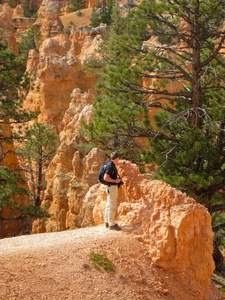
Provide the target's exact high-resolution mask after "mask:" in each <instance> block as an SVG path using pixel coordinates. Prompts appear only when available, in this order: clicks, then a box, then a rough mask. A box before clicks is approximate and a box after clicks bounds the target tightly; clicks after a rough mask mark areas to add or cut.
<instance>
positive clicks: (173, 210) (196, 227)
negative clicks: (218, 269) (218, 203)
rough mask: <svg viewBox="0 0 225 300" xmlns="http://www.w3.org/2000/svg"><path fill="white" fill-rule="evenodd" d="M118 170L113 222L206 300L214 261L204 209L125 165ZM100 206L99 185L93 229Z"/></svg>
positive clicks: (103, 197) (103, 198) (102, 200)
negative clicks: (120, 181) (116, 221)
mask: <svg viewBox="0 0 225 300" xmlns="http://www.w3.org/2000/svg"><path fill="white" fill-rule="evenodd" d="M118 170H119V174H120V176H121V177H122V179H123V181H124V185H123V186H122V187H120V189H119V197H118V210H117V220H118V222H119V223H120V224H122V225H123V226H124V230H128V231H132V232H133V233H135V234H136V235H137V238H138V239H139V240H140V241H142V242H144V243H145V244H147V245H148V247H149V255H150V257H151V259H152V263H153V264H154V265H156V266H158V267H160V268H163V269H164V270H167V271H171V272H175V273H178V274H179V275H178V276H181V278H182V280H183V281H184V282H186V283H187V284H188V285H189V286H190V289H191V290H193V293H196V299H208V298H207V297H208V295H209V294H210V284H211V282H210V277H211V275H212V274H213V270H214V262H213V258H212V252H213V232H212V229H211V216H210V214H209V212H208V211H207V209H206V208H205V207H203V206H202V205H200V204H199V203H197V202H196V201H195V200H194V199H192V198H190V197H188V196H187V195H186V194H184V193H182V192H180V191H178V190H176V189H175V188H172V187H171V186H170V185H168V184H166V183H165V182H163V181H157V180H154V181H149V180H148V179H146V178H145V176H144V175H142V174H140V172H139V169H138V167H137V166H136V165H134V164H132V163H130V162H127V164H126V165H125V166H120V167H119V168H118ZM105 205H106V192H105V187H104V186H101V187H100V188H99V189H98V191H97V199H96V205H95V208H94V213H93V215H94V220H95V223H96V225H98V224H101V223H103V222H104V212H105ZM203 287H204V289H203ZM209 299H210V298H209Z"/></svg>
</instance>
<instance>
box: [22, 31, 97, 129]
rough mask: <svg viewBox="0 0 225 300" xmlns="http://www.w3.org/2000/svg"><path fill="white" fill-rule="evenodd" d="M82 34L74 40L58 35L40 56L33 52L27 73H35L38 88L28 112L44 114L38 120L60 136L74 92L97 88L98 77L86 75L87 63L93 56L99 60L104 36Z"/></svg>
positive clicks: (45, 44)
mask: <svg viewBox="0 0 225 300" xmlns="http://www.w3.org/2000/svg"><path fill="white" fill-rule="evenodd" d="M79 35H81V33H80V31H77V33H76V34H75V33H73V34H72V35H71V37H68V36H67V35H66V34H58V35H57V36H55V37H53V38H49V39H46V40H45V41H44V42H43V43H42V44H41V47H40V49H39V54H38V53H36V52H35V51H30V53H29V59H28V63H27V70H29V71H30V72H32V71H33V72H34V78H35V81H34V85H35V88H34V89H33V90H30V92H29V94H28V95H27V98H26V100H25V103H24V108H27V109H30V110H33V111H41V114H40V115H39V117H38V120H39V121H41V122H46V123H48V124H50V125H52V126H54V127H55V128H56V129H57V131H58V132H61V131H62V129H63V124H62V119H63V116H64V114H65V112H66V110H67V109H68V107H69V104H70V95H71V93H72V91H73V90H74V88H80V89H81V91H82V92H84V91H87V90H88V89H90V88H92V87H94V85H95V83H96V81H97V77H96V76H95V75H92V74H87V73H85V72H83V63H84V61H85V60H86V59H87V58H88V57H90V56H96V55H98V54H96V53H97V52H96V51H95V49H97V47H98V45H99V43H100V42H101V41H102V38H101V36H100V35H97V36H94V35H92V36H88V35H86V36H85V35H84V34H82V39H78V36H79Z"/></svg>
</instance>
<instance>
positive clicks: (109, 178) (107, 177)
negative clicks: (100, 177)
mask: <svg viewBox="0 0 225 300" xmlns="http://www.w3.org/2000/svg"><path fill="white" fill-rule="evenodd" d="M104 180H105V181H107V182H113V183H120V181H121V180H122V179H120V178H117V179H112V178H111V177H110V176H109V175H108V174H105V175H104Z"/></svg>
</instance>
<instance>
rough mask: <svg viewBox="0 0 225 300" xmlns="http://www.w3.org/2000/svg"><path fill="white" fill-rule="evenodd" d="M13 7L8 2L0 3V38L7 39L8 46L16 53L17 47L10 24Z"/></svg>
mask: <svg viewBox="0 0 225 300" xmlns="http://www.w3.org/2000/svg"><path fill="white" fill-rule="evenodd" d="M12 15H13V9H12V8H11V7H10V6H9V5H8V4H0V28H1V29H2V31H3V32H2V40H5V39H6V40H7V41H8V48H9V49H12V50H13V51H14V52H16V53H18V47H17V44H16V39H15V36H14V30H13V26H12V24H11V20H12Z"/></svg>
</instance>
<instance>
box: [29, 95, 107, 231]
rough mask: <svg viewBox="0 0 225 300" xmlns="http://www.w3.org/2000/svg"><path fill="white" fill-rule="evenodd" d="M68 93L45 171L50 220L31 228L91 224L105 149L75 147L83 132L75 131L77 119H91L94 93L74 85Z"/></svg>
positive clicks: (51, 228)
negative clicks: (57, 137) (57, 139)
mask: <svg viewBox="0 0 225 300" xmlns="http://www.w3.org/2000/svg"><path fill="white" fill-rule="evenodd" d="M71 97H72V100H71V103H70V106H69V108H68V110H67V111H66V113H65V116H64V119H63V124H64V130H63V131H62V132H61V134H60V141H61V146H60V147H59V149H58V151H57V153H56V155H55V157H54V159H53V160H52V162H51V164H50V166H49V168H48V171H47V174H46V180H47V182H48V185H47V189H46V193H45V199H44V201H43V203H42V205H43V206H45V205H47V207H48V211H49V212H50V213H51V214H52V215H53V216H52V218H50V219H49V220H46V221H38V222H35V223H34V226H33V232H45V231H47V232H48V231H59V230H65V229H69V228H77V227H84V226H91V225H94V221H93V208H94V200H95V193H96V191H97V187H98V184H97V183H98V171H99V168H100V166H101V165H102V164H103V163H104V161H105V153H104V152H103V151H101V150H99V149H92V150H91V152H89V153H88V154H87V155H85V152H84V151H82V150H79V149H78V147H77V143H78V142H79V141H82V136H80V135H79V133H78V129H79V127H80V122H81V121H82V120H85V121H86V122H89V121H90V119H91V117H92V110H91V103H92V102H93V101H94V99H95V97H94V93H93V91H92V90H89V91H87V92H85V93H81V90H80V89H75V90H74V91H73V93H72V94H71ZM96 184H97V185H96ZM74 219H75V220H74Z"/></svg>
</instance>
